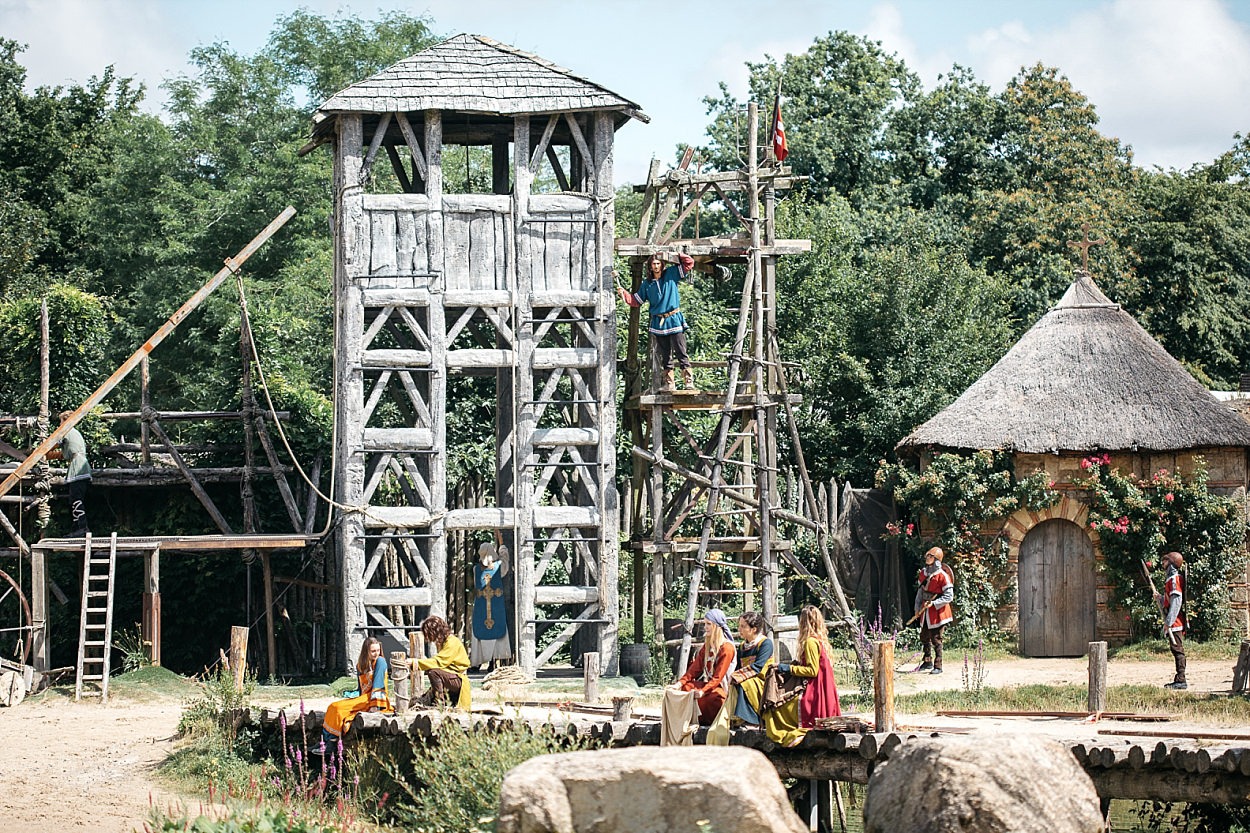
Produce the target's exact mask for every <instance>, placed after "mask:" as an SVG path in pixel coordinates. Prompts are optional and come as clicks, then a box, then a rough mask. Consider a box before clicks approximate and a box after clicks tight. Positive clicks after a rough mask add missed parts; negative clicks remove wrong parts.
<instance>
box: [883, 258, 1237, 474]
mask: <svg viewBox="0 0 1250 833" xmlns="http://www.w3.org/2000/svg"><path fill="white" fill-rule="evenodd" d="M1230 446H1231V447H1237V446H1250V422H1247V421H1246V420H1245V419H1243V418H1242V417H1240V416H1239V415H1237V414H1236V413H1234V412H1233V411H1232V410H1231V409H1229V408H1228V407H1227V406H1226V405H1224V404H1223V403H1220V402H1218V401H1216V399H1215V397H1213V396H1212V395H1211V393H1210V392H1209V391H1208V390H1207V389H1206V388H1205V387H1204V386H1203V385H1202V384H1200V383H1199V382H1198V380H1196V379H1194V377H1193V376H1191V375H1189V373H1188V372H1187V371H1186V370H1185V368H1183V367H1182V366H1181V364H1180V362H1178V361H1176V359H1174V358H1172V357H1171V356H1170V355H1168V352H1167V351H1166V350H1164V349H1163V347H1162V345H1160V344H1159V342H1157V341H1155V340H1154V339H1153V338H1152V337H1151V336H1150V334H1149V333H1147V332H1146V331H1145V330H1144V329H1142V327H1141V325H1140V324H1138V323H1137V322H1136V321H1135V320H1134V319H1133V317H1132V316H1131V315H1129V314H1128V313H1127V312H1125V311H1124V310H1122V309H1120V306H1119V305H1118V304H1114V303H1112V302H1111V301H1110V300H1109V299H1108V298H1107V296H1106V295H1104V294H1103V293H1102V291H1101V290H1100V289H1099V288H1098V287H1097V286H1096V285H1095V284H1094V282H1093V280H1092V279H1091V278H1090V277H1089V275H1087V274H1085V273H1084V272H1078V273H1077V277H1076V280H1075V281H1073V282H1072V285H1071V286H1070V287H1068V291H1067V292H1066V293H1064V296H1063V298H1062V299H1061V300H1060V301H1059V303H1058V304H1056V305H1055V306H1054V307H1053V308H1051V310H1050V311H1049V312H1047V313H1046V314H1045V315H1043V316H1042V317H1041V319H1040V320H1039V321H1038V322H1037V323H1036V324H1034V325H1033V327H1032V329H1030V330H1029V331H1028V332H1027V333H1025V334H1024V336H1023V337H1021V339H1020V340H1019V341H1018V342H1016V345H1015V346H1014V347H1012V348H1011V350H1009V351H1008V352H1007V355H1005V356H1003V357H1002V358H1001V359H999V361H998V363H997V364H995V365H994V366H993V367H991V368H990V369H989V371H988V372H986V374H985V375H984V376H982V377H981V378H980V379H978V380H977V381H976V382H975V383H973V385H972V387H970V388H968V389H967V390H966V391H964V393H963V395H962V396H960V397H959V398H958V399H956V400H955V401H954V402H953V403H951V404H950V405H949V406H948V407H947V408H946V409H944V410H943V411H942V412H941V413H939V414H938V415H937V416H935V417H933V418H932V419H930V420H929V421H928V422H926V423H925V424H924V425H921V426H920V427H919V428H917V429H916V430H915V431H913V432H912V433H911V434H909V435H908V436H907V437H905V438H903V440H902V442H900V443H899V444H898V448H899V449H900V450H902V449H918V448H923V447H944V448H961V449H982V448H993V449H999V448H1001V449H1008V450H1014V451H1022V452H1031V453H1047V452H1054V451H1095V450H1097V451H1134V450H1139V451H1176V450H1180V449H1194V448H1213V447H1230Z"/></svg>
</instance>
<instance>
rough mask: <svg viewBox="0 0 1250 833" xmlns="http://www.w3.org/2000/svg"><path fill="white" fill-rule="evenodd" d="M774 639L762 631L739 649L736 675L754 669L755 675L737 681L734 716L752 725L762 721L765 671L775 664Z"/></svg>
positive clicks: (741, 674) (740, 675)
mask: <svg viewBox="0 0 1250 833" xmlns="http://www.w3.org/2000/svg"><path fill="white" fill-rule="evenodd" d="M775 662H776V660H775V659H774V658H773V641H772V640H771V639H769V638H768V637H767V636H765V635H764V634H762V633H759V634H756V636H755V639H753V640H752V641H751V642H750V643H746V642H744V643H742V647H741V648H739V649H738V671H739V673H737V674H735V676H736V677H739V678H742V677H745V672H747V671H753V672H754V676H751V677H746V678H745V679H743V680H742V681H741V682H735V683H734V687H735V688H736V689H737V693H738V697H737V702H736V703H735V707H734V717H736V718H738V719H739V720H741V721H742V722H743V723H746V724H749V725H751V726H758V725H759V722H760V706H761V705H762V704H763V700H764V672H765V671H766V670H767V668H768V666H770V665H773V664H774V663H775Z"/></svg>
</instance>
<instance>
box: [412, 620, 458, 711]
mask: <svg viewBox="0 0 1250 833" xmlns="http://www.w3.org/2000/svg"><path fill="white" fill-rule="evenodd" d="M421 633H423V634H424V635H425V641H426V643H428V644H430V645H433V646H434V647H435V648H436V649H437V650H438V653H437V654H435V655H434V656H432V657H428V658H423V659H419V660H417V670H418V671H422V672H424V673H425V676H426V679H427V680H429V683H430V689H429V691H427V692H426V693H425V694H424V695H423V696H422V697H421V700H420V702H421V704H422V705H425V706H436V705H439V706H441V705H446V704H447V703H449V702H453V701H454V702H455V704H456V707H457V708H460V709H463V710H464V711H469V698H470V693H469V674H468V671H469V652H468V651H466V650H465V648H464V642H463V641H462V640H461V639H460V637H458V636H456V635H455V634H453V633H452V632H451V627H450V626H448V624H447V620H445V619H443V618H442V617H441V616H430V617H429V618H427V619H426V620H425V621H424V622H422V623H421Z"/></svg>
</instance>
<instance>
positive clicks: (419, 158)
mask: <svg viewBox="0 0 1250 833" xmlns="http://www.w3.org/2000/svg"><path fill="white" fill-rule="evenodd" d="M395 120H396V121H398V122H399V130H400V132H401V133H403V134H404V143H405V144H407V145H408V153H410V154H411V155H412V164H413V165H415V166H416V167H415V168H414V170H415V171H416V173H417V174H418V175H420V177H421V181H422V182H429V181H430V167H429V162H428V160H427V159H426V158H425V150H424V149H422V147H421V143H420V142H419V141H417V134H416V133H414V132H413V130H412V125H411V124H409V123H408V117H407V116H406V115H404V114H403V113H396V114H395ZM426 144H427V145H428V144H429V143H428V141H427V143H426Z"/></svg>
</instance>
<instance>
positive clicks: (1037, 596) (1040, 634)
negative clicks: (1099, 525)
mask: <svg viewBox="0 0 1250 833" xmlns="http://www.w3.org/2000/svg"><path fill="white" fill-rule="evenodd" d="M1019 564H1020V567H1019V569H1020V574H1019V581H1020V583H1019V590H1020V652H1021V653H1022V654H1023V655H1024V656H1026V657H1071V656H1080V655H1082V654H1084V653H1085V652H1086V651H1087V650H1088V648H1089V642H1090V640H1092V639H1093V638H1094V630H1095V621H1096V620H1095V601H1096V584H1095V580H1094V545H1093V543H1092V542H1091V541H1090V540H1089V536H1087V535H1086V534H1085V530H1083V529H1081V528H1080V527H1079V526H1077V525H1076V524H1074V523H1072V522H1071V521H1067V520H1064V519H1062V518H1054V519H1052V520H1048V521H1043V522H1042V523H1040V524H1038V525H1037V526H1035V527H1033V528H1032V529H1031V530H1029V532H1028V534H1027V535H1025V537H1024V541H1023V542H1022V543H1021V545H1020V562H1019Z"/></svg>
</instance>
